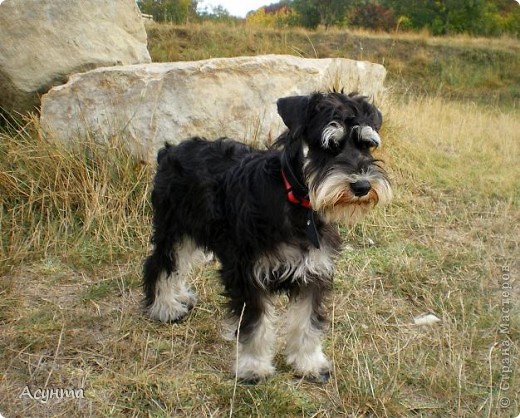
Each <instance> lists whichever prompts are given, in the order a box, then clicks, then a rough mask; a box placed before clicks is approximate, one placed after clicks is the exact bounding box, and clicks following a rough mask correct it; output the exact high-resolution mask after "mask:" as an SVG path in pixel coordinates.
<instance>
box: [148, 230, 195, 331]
mask: <svg viewBox="0 0 520 418" xmlns="http://www.w3.org/2000/svg"><path fill="white" fill-rule="evenodd" d="M168 244H170V245H169V247H170V248H169V249H166V248H164V245H161V244H160V243H156V245H155V249H154V252H153V254H151V255H150V256H149V257H148V258H147V259H146V261H145V264H144V282H143V285H144V291H145V307H146V310H147V311H148V314H149V315H150V317H151V318H152V319H156V320H158V321H163V322H175V321H179V320H181V319H182V318H183V317H184V316H185V315H186V314H187V313H188V312H189V311H190V310H191V309H192V308H193V306H194V305H195V303H196V300H197V298H196V296H195V294H194V293H193V291H192V290H191V289H190V288H189V286H188V284H187V278H188V276H189V273H190V271H191V269H192V267H193V264H194V263H199V262H202V261H203V258H204V253H203V252H202V251H201V250H200V249H199V248H198V247H197V246H196V245H195V243H194V242H193V240H191V239H189V238H184V239H182V240H181V241H179V242H177V243H174V244H173V245H171V243H168Z"/></svg>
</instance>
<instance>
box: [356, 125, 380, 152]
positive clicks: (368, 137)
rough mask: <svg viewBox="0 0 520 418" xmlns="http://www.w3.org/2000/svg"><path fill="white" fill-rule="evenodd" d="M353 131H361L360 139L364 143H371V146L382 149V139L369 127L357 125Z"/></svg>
mask: <svg viewBox="0 0 520 418" xmlns="http://www.w3.org/2000/svg"><path fill="white" fill-rule="evenodd" d="M352 129H357V130H358V131H359V138H360V139H361V140H362V141H364V142H369V143H370V144H372V145H374V146H376V147H380V146H381V137H380V136H379V134H378V133H377V132H376V131H375V130H374V129H372V128H371V127H370V126H367V125H363V126H361V125H356V126H353V127H352Z"/></svg>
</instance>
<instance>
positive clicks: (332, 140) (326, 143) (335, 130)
mask: <svg viewBox="0 0 520 418" xmlns="http://www.w3.org/2000/svg"><path fill="white" fill-rule="evenodd" d="M344 136H345V127H344V126H343V125H342V124H341V123H340V122H338V121H335V120H333V121H332V122H330V123H329V124H328V125H327V126H325V128H324V129H323V132H322V133H321V144H322V145H323V148H326V149H331V148H334V147H337V146H338V145H339V143H340V142H341V140H342V139H343V137H344Z"/></svg>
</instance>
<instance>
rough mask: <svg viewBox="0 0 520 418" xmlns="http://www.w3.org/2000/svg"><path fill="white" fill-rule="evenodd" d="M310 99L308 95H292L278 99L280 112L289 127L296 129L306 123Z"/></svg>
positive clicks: (277, 104) (277, 103)
mask: <svg viewBox="0 0 520 418" xmlns="http://www.w3.org/2000/svg"><path fill="white" fill-rule="evenodd" d="M309 101H310V100H309V97H308V96H291V97H283V98H281V99H278V101H277V102H276V106H277V107H278V114H279V115H280V116H281V118H282V120H283V123H285V125H286V126H287V127H288V128H289V129H291V130H294V129H296V128H298V127H299V126H302V125H304V123H305V121H306V119H307V109H308V108H309Z"/></svg>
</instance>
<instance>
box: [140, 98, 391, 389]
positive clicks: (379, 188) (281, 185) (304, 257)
mask: <svg viewBox="0 0 520 418" xmlns="http://www.w3.org/2000/svg"><path fill="white" fill-rule="evenodd" d="M277 105H278V113H279V114H280V116H281V117H282V119H283V121H284V123H285V124H286V126H287V127H288V130H287V131H286V132H285V133H284V134H282V135H281V136H280V138H278V140H277V141H276V144H275V145H274V146H273V147H272V148H270V149H267V150H256V149H253V148H251V147H249V146H247V145H244V144H241V143H238V142H236V141H233V140H230V139H227V138H222V139H218V140H216V141H207V140H206V139H203V138H191V139H188V140H186V141H183V142H181V143H180V144H179V145H176V146H172V145H169V144H166V145H165V147H164V148H162V149H161V150H160V151H159V153H158V158H157V160H158V167H157V173H156V176H155V181H154V189H153V192H152V204H153V209H154V218H153V238H152V242H153V244H154V250H153V253H152V254H151V255H150V256H149V257H148V258H147V259H146V262H145V265H144V281H143V286H144V293H145V306H146V309H147V311H148V313H149V315H150V316H151V317H152V318H154V319H157V320H160V321H178V320H180V319H182V318H183V317H184V316H185V315H186V314H187V313H188V311H189V310H190V309H191V308H192V307H193V306H194V304H195V302H196V297H195V294H194V293H193V292H192V291H191V290H190V289H189V287H188V284H187V282H186V276H187V275H188V273H189V270H190V268H191V265H192V263H194V262H195V261H197V260H200V259H201V257H200V253H201V251H200V250H203V251H205V252H212V253H213V254H215V255H216V257H217V258H218V260H219V261H220V264H221V268H220V277H221V279H222V283H223V285H224V293H225V295H226V296H227V300H228V303H227V306H228V309H229V313H230V314H231V316H232V317H233V318H234V319H235V323H236V324H237V326H238V327H239V330H238V331H239V334H238V335H239V350H238V355H239V358H238V359H237V361H236V364H237V369H236V371H235V372H236V374H237V376H238V377H239V378H240V379H242V380H245V381H250V382H256V381H258V380H260V379H263V378H266V377H268V376H270V375H271V374H272V373H273V372H274V367H273V356H274V353H275V347H274V344H275V341H276V329H275V324H274V322H275V318H274V309H273V306H272V304H271V297H272V295H273V294H275V293H279V292H286V293H287V294H288V295H289V301H290V306H289V308H288V312H287V315H286V318H285V321H284V322H285V336H286V339H287V345H286V355H287V363H288V364H290V365H291V366H292V367H293V368H294V370H295V373H296V374H297V375H299V376H305V377H307V378H309V379H313V380H318V381H324V380H326V379H327V378H328V376H329V374H330V366H329V362H328V360H327V358H326V357H325V355H324V353H323V351H322V346H321V340H322V332H323V329H324V326H325V324H326V316H325V306H324V301H325V299H326V297H327V295H328V294H329V293H330V291H331V289H332V278H333V273H334V257H335V255H336V254H337V252H338V250H339V246H340V236H339V234H338V230H337V227H336V222H347V223H350V222H353V221H354V220H356V219H358V218H359V216H360V215H363V214H364V213H366V212H367V211H368V210H369V209H371V208H372V207H373V206H374V205H376V204H377V203H384V202H387V201H389V200H390V198H391V188H390V184H389V182H388V180H387V176H386V175H385V172H384V171H383V169H382V168H381V166H380V165H379V164H378V162H377V161H376V160H375V159H374V158H373V157H372V155H371V151H372V150H373V149H374V148H375V147H378V146H379V145H380V144H381V138H380V136H379V133H378V131H379V129H380V127H381V123H382V116H381V113H380V112H379V110H378V109H377V108H376V107H375V106H373V105H372V104H371V103H370V102H368V101H367V100H366V98H365V97H362V96H358V95H355V94H350V95H345V94H342V93H338V92H332V93H327V94H322V93H315V94H312V95H310V96H294V97H287V98H282V99H280V100H278V103H277ZM239 319H240V321H239Z"/></svg>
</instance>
